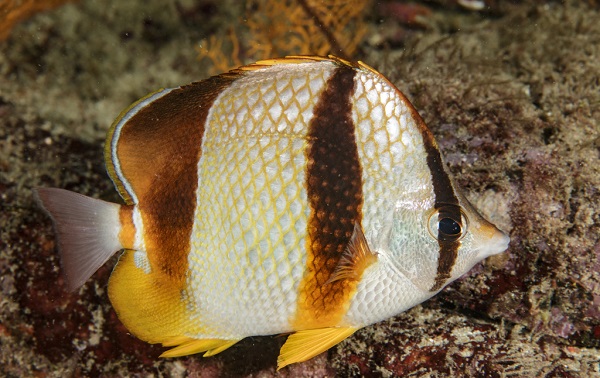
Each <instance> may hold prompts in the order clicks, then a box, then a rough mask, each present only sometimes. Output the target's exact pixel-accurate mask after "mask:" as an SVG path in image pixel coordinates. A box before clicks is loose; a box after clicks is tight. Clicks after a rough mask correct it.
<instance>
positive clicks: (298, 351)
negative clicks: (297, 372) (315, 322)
mask: <svg viewBox="0 0 600 378" xmlns="http://www.w3.org/2000/svg"><path fill="white" fill-rule="evenodd" d="M357 330H358V328H353V327H329V328H319V329H308V330H304V331H298V332H296V333H293V334H291V335H290V336H289V337H288V339H287V341H286V342H285V344H283V346H282V347H281V351H280V353H279V357H278V358H277V370H279V369H281V368H282V367H284V366H287V365H289V364H293V363H296V362H302V361H306V360H308V359H310V358H313V357H314V356H316V355H318V354H319V353H321V352H324V351H326V350H327V349H329V348H331V347H332V346H334V345H336V344H338V343H340V342H341V341H343V340H344V339H345V338H347V337H348V336H350V335H352V334H353V333H354V332H356V331H357Z"/></svg>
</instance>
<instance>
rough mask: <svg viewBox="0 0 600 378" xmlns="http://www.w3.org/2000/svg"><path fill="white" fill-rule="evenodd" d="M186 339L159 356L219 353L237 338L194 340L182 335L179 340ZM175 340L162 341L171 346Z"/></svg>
mask: <svg viewBox="0 0 600 378" xmlns="http://www.w3.org/2000/svg"><path fill="white" fill-rule="evenodd" d="M184 339H187V341H184V342H183V343H182V344H180V345H178V346H176V347H175V348H173V349H169V350H168V351H166V352H164V353H163V354H161V355H160V356H161V357H181V356H187V355H189V354H196V353H201V352H206V353H204V357H210V356H214V355H215V354H218V353H221V352H222V351H224V350H225V349H227V348H229V347H230V346H232V345H233V344H235V343H237V342H238V341H239V340H221V339H202V340H196V339H191V338H186V337H182V338H180V339H178V341H179V340H184ZM175 342H176V341H175V340H173V341H169V342H166V343H164V345H165V346H172V345H174V343H175Z"/></svg>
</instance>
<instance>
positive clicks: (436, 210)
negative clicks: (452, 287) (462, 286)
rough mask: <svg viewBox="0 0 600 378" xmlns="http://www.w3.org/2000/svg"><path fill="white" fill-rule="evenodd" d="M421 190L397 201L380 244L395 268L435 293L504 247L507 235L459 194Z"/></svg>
mask: <svg viewBox="0 0 600 378" xmlns="http://www.w3.org/2000/svg"><path fill="white" fill-rule="evenodd" d="M423 194H424V195H423V196H422V197H421V198H422V199H423V200H421V201H411V202H410V203H409V202H407V201H399V202H397V203H396V207H395V209H394V214H393V216H392V221H391V226H390V229H389V232H388V233H387V238H386V239H387V240H386V242H385V243H383V244H380V245H381V247H382V248H383V249H384V250H386V251H385V252H387V253H389V256H390V263H391V265H392V268H393V270H395V271H396V272H398V273H399V274H401V275H403V276H405V277H406V278H408V279H409V280H410V281H411V282H412V283H413V284H414V285H415V286H416V287H417V288H418V289H419V290H421V291H422V292H424V293H431V295H433V294H435V293H436V292H438V291H439V290H441V289H442V288H443V287H444V286H446V285H447V284H449V283H450V282H452V281H454V280H456V279H457V278H459V277H460V276H462V275H463V274H465V273H466V272H468V271H469V270H470V269H471V268H472V267H473V266H474V265H475V264H477V263H478V262H480V261H482V260H483V259H485V258H486V257H489V256H492V255H495V254H499V253H502V252H503V251H505V250H506V249H507V248H508V244H509V242H510V238H509V237H508V235H507V234H506V233H504V232H502V231H501V230H500V229H498V228H497V227H496V226H495V225H494V224H492V223H491V222H489V221H487V220H486V219H485V218H484V217H483V216H482V215H481V214H480V213H479V212H478V211H477V210H476V209H475V207H474V206H473V205H472V204H471V203H470V202H469V201H468V200H467V199H466V198H465V197H464V196H463V195H462V194H460V193H456V194H457V195H456V198H457V200H458V203H454V204H444V203H436V202H435V200H434V199H433V197H432V196H428V195H427V194H425V193H423ZM385 252H384V253H385Z"/></svg>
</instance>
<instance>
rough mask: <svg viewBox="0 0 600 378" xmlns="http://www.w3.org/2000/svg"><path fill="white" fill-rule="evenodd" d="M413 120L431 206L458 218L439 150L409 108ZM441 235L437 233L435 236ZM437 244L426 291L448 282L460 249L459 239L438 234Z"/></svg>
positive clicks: (455, 202) (417, 115) (454, 196)
mask: <svg viewBox="0 0 600 378" xmlns="http://www.w3.org/2000/svg"><path fill="white" fill-rule="evenodd" d="M411 112H412V113H413V117H414V119H415V120H416V121H417V124H418V128H419V131H420V132H421V136H422V137H423V145H424V147H425V152H426V153H427V166H428V167H429V171H430V172H431V181H432V183H433V192H434V195H435V208H436V209H440V208H441V207H444V217H448V218H451V219H456V220H460V219H461V213H460V206H459V202H458V198H457V197H456V194H455V192H454V187H453V186H452V181H451V180H450V176H448V173H447V172H446V170H445V168H444V162H443V161H442V156H441V154H440V150H439V148H438V146H437V143H436V142H435V139H434V137H433V134H432V133H431V131H430V130H429V129H428V128H427V126H426V125H425V122H424V121H423V119H422V118H421V116H419V114H418V113H417V111H416V110H415V109H414V108H412V107H411ZM439 236H441V235H439ZM437 239H438V244H439V247H440V251H439V256H438V267H437V273H436V277H435V281H434V283H433V286H432V287H431V289H429V290H430V291H438V290H439V289H441V288H442V287H443V286H444V284H445V283H446V282H447V281H448V279H449V278H450V276H451V272H452V268H453V267H454V264H455V263H456V258H457V256H458V249H459V248H460V241H459V240H447V238H444V237H438V238H437Z"/></svg>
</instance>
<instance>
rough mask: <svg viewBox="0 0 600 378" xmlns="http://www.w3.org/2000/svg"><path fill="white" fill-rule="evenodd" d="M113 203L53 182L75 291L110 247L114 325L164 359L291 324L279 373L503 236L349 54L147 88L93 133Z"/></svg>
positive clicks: (68, 278)
mask: <svg viewBox="0 0 600 378" xmlns="http://www.w3.org/2000/svg"><path fill="white" fill-rule="evenodd" d="M105 160H106V166H107V171H108V174H109V176H110V178H111V179H112V181H113V182H114V185H115V186H116V189H117V190H118V192H119V193H120V195H121V197H122V198H123V200H124V204H123V205H120V204H114V203H108V202H104V201H101V200H98V199H93V198H89V197H86V196H83V195H80V194H76V193H73V192H70V191H66V190H62V189H57V188H38V189H36V193H35V195H36V196H37V199H38V201H39V202H40V204H41V205H42V206H43V207H44V208H45V209H46V211H47V212H48V213H49V214H50V216H51V217H52V219H53V222H54V226H55V229H56V233H57V240H58V248H59V250H60V255H61V262H62V266H63V271H64V276H65V282H66V285H67V287H68V289H69V290H71V291H73V290H76V289H78V288H79V287H80V286H82V285H83V284H84V283H85V282H86V281H87V280H88V279H89V278H90V277H91V276H92V275H93V274H94V272H95V271H96V270H97V269H98V268H99V267H101V266H102V265H103V264H104V263H106V262H107V260H108V259H109V258H110V257H111V256H113V255H114V254H115V253H117V252H119V251H123V252H122V254H121V255H120V257H119V260H118V263H117V265H116V267H115V268H114V270H113V272H112V274H111V277H110V280H109V282H108V295H109V298H110V301H111V303H112V305H113V307H114V309H115V310H116V312H117V314H118V316H119V319H120V320H121V321H122V322H123V324H124V325H125V326H126V327H127V328H128V329H129V330H130V331H131V333H133V334H134V335H135V336H137V337H138V338H140V339H142V340H145V341H147V342H149V343H162V344H163V345H164V346H167V347H171V349H170V350H167V351H165V352H164V353H163V354H162V356H163V357H177V356H184V355H189V354H194V353H201V352H203V353H204V356H212V355H215V354H217V353H220V352H222V351H223V350H225V349H227V348H229V347H231V346H232V345H234V344H235V343H236V342H238V341H239V340H241V339H243V338H245V337H248V336H254V335H273V334H289V336H288V338H287V341H286V342H285V344H284V345H283V347H282V348H281V352H280V355H279V357H278V359H277V364H278V368H282V367H284V366H286V365H289V364H291V363H296V362H300V361H305V360H307V359H310V358H311V357H314V356H316V355H317V354H319V353H321V352H323V351H326V350H327V349H329V348H331V347H332V346H334V345H336V344H338V343H339V342H341V341H342V340H344V339H346V338H347V337H349V336H351V335H352V334H353V333H354V332H355V331H356V330H358V329H360V328H362V327H366V326H368V325H370V324H373V323H376V322H379V321H381V320H384V319H386V318H389V317H392V316H394V315H396V314H398V313H400V312H403V311H405V310H407V309H409V308H411V307H413V306H415V305H417V304H419V303H421V302H423V301H425V300H427V299H428V298H430V297H432V296H433V295H435V294H436V293H438V292H439V291H440V290H441V289H442V288H443V287H445V286H446V285H448V284H449V283H450V282H452V281H453V280H455V279H457V278H458V277H460V276H461V275H463V274H464V273H466V272H467V271H468V270H470V269H471V267H473V266H474V265H475V264H476V263H478V262H479V261H481V260H483V259H484V258H486V257H488V256H490V255H494V254H498V253H501V252H502V251H504V250H506V249H507V247H508V243H509V237H508V236H507V235H506V234H505V233H503V232H502V231H500V230H499V229H498V228H497V227H496V226H494V225H493V224H491V223H490V222H488V221H487V220H485V219H484V218H483V217H482V216H481V215H480V214H479V213H478V212H477V210H475V208H474V207H473V206H472V205H471V204H470V203H469V202H468V201H467V200H466V198H465V197H464V196H463V195H462V194H461V193H460V192H459V190H458V188H457V186H456V184H455V183H454V181H453V180H452V178H451V177H450V175H449V173H448V170H447V168H446V167H445V165H444V161H443V160H442V156H441V154H440V150H439V148H438V145H437V143H436V141H435V139H434V136H433V134H432V133H431V131H430V130H429V129H428V128H427V126H426V125H425V123H424V121H423V119H422V118H421V117H420V116H419V114H418V113H417V111H416V110H415V108H414V107H413V106H412V105H411V103H410V102H409V101H408V99H407V98H406V96H405V95H403V94H402V93H401V92H400V91H399V90H398V89H397V88H396V87H395V86H394V85H393V84H392V83H391V82H390V81H389V80H388V79H386V78H385V77H384V76H383V75H382V74H380V73H379V72H377V71H376V70H375V69H373V68H371V67H369V66H367V65H366V64H364V63H362V62H358V63H353V62H348V61H346V60H343V59H340V58H336V57H333V56H330V57H327V58H325V57H308V56H294V57H287V58H282V59H271V60H263V61H258V62H256V63H254V64H251V65H247V66H243V67H240V68H238V69H235V70H233V71H230V72H228V73H224V74H221V75H218V76H214V77H211V78H209V79H206V80H203V81H200V82H196V83H192V84H189V85H186V86H181V87H178V88H171V89H162V90H159V91H157V92H155V93H152V94H150V95H148V96H146V97H144V98H142V99H140V100H139V101H137V102H135V103H134V104H133V105H131V106H130V107H129V108H127V109H126V110H125V111H123V112H122V113H121V114H120V115H119V117H118V118H117V119H116V121H115V122H114V123H113V125H112V127H111V128H110V131H109V132H108V136H107V140H106V146H105Z"/></svg>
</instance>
